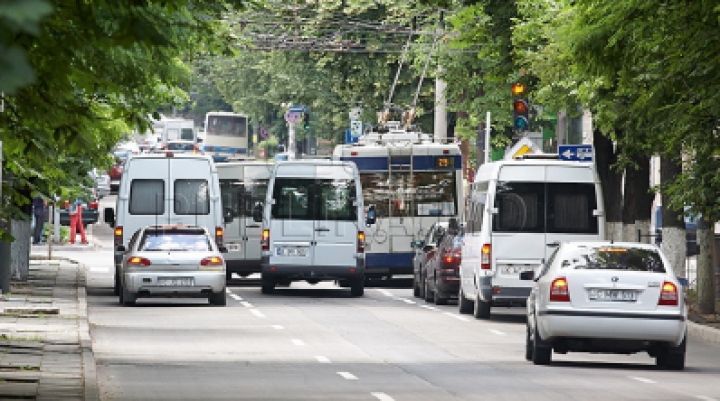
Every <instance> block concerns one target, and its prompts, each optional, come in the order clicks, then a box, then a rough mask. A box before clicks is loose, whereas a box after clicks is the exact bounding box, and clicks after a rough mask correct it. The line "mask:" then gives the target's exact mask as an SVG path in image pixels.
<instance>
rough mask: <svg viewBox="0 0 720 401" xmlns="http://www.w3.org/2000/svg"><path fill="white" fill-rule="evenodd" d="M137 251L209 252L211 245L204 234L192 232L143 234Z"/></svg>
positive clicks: (151, 232)
mask: <svg viewBox="0 0 720 401" xmlns="http://www.w3.org/2000/svg"><path fill="white" fill-rule="evenodd" d="M138 250H139V251H148V252H153V251H160V252H163V251H164V252H167V251H173V252H175V251H188V252H193V251H211V250H212V245H211V244H210V240H209V239H208V237H207V235H205V234H198V233H193V232H189V233H188V232H162V231H149V232H145V234H144V235H143V238H142V240H141V241H140V246H139V247H138Z"/></svg>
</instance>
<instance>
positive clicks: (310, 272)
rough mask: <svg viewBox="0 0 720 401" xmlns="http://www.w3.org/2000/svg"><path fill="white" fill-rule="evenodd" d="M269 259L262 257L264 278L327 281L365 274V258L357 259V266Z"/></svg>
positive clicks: (358, 276) (359, 276)
mask: <svg viewBox="0 0 720 401" xmlns="http://www.w3.org/2000/svg"><path fill="white" fill-rule="evenodd" d="M269 261H270V258H269V257H267V256H263V257H262V262H261V270H262V276H263V278H269V279H289V280H318V281H326V280H341V279H353V278H361V277H363V276H364V275H365V266H364V263H363V259H357V264H356V265H355V266H308V265H294V264H278V263H273V264H270V263H269Z"/></svg>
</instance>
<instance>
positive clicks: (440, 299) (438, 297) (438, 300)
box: [433, 278, 448, 305]
mask: <svg viewBox="0 0 720 401" xmlns="http://www.w3.org/2000/svg"><path fill="white" fill-rule="evenodd" d="M434 282H435V291H433V300H434V301H435V305H447V303H448V299H447V297H444V296H442V293H441V292H440V291H439V290H438V286H437V278H436V279H435V280H434Z"/></svg>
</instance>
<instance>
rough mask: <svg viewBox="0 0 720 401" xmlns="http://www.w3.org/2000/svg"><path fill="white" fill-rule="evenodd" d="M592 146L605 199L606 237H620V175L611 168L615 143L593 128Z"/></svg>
mask: <svg viewBox="0 0 720 401" xmlns="http://www.w3.org/2000/svg"><path fill="white" fill-rule="evenodd" d="M593 146H594V147H595V168H596V169H597V173H598V177H599V178H600V186H601V187H602V191H603V199H604V200H605V221H606V223H607V225H606V227H605V233H606V237H607V239H611V240H616V241H617V240H619V239H621V238H622V237H621V231H620V228H621V227H622V192H621V190H622V188H621V183H622V175H621V174H620V173H618V172H617V171H616V170H614V169H613V165H614V164H615V163H616V162H617V153H616V150H615V145H614V144H613V141H612V140H610V138H608V137H606V136H605V135H603V134H602V132H600V130H598V129H595V130H593Z"/></svg>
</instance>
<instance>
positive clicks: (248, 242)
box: [215, 161, 274, 280]
mask: <svg viewBox="0 0 720 401" xmlns="http://www.w3.org/2000/svg"><path fill="white" fill-rule="evenodd" d="M273 165H274V164H273V163H264V162H254V161H243V162H224V163H216V164H215V166H216V168H217V171H218V178H219V180H220V196H221V198H222V200H221V203H222V208H223V216H224V218H225V219H226V220H225V221H228V220H229V219H228V217H232V222H230V223H226V224H225V239H224V244H225V247H226V248H227V249H228V253H226V254H225V255H224V258H225V263H226V265H227V269H226V270H225V273H226V278H227V279H228V280H230V279H231V278H232V274H233V273H235V274H237V275H239V276H240V277H247V276H249V275H251V274H253V273H260V271H261V269H260V256H261V246H260V234H261V232H262V228H261V225H260V223H257V222H255V221H253V218H252V217H253V216H252V211H253V207H255V206H256V205H258V204H260V205H262V204H263V203H264V202H265V194H266V193H267V187H268V181H269V179H270V174H271V173H272V169H273Z"/></svg>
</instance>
